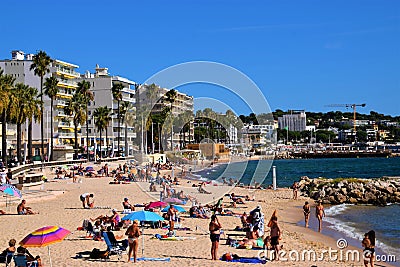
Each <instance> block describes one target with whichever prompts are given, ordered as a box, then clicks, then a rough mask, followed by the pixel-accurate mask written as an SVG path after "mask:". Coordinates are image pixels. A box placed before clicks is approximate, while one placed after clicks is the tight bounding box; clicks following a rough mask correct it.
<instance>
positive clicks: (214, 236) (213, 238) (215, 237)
mask: <svg viewBox="0 0 400 267" xmlns="http://www.w3.org/2000/svg"><path fill="white" fill-rule="evenodd" d="M219 237H220V234H210V239H211V242H219Z"/></svg>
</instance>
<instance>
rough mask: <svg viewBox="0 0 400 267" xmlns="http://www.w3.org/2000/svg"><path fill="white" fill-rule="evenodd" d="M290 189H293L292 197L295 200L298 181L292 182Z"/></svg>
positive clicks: (297, 191)
mask: <svg viewBox="0 0 400 267" xmlns="http://www.w3.org/2000/svg"><path fill="white" fill-rule="evenodd" d="M292 189H293V199H294V200H297V195H298V193H299V183H298V182H294V183H293V185H292Z"/></svg>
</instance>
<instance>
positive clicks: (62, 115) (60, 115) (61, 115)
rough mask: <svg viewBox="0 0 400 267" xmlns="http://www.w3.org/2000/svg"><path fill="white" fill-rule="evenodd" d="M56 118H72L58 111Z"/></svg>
mask: <svg viewBox="0 0 400 267" xmlns="http://www.w3.org/2000/svg"><path fill="white" fill-rule="evenodd" d="M56 116H58V117H72V116H70V115H67V114H65V113H64V111H58V112H57V113H56Z"/></svg>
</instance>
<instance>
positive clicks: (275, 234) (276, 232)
mask: <svg viewBox="0 0 400 267" xmlns="http://www.w3.org/2000/svg"><path fill="white" fill-rule="evenodd" d="M271 221H272V225H271V231H270V238H271V246H272V250H274V258H273V260H279V249H280V246H279V240H281V239H282V237H281V236H282V230H281V228H280V227H279V225H278V217H276V216H272V218H271Z"/></svg>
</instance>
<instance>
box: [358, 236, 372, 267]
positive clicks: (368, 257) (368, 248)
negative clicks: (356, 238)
mask: <svg viewBox="0 0 400 267" xmlns="http://www.w3.org/2000/svg"><path fill="white" fill-rule="evenodd" d="M361 245H362V246H363V247H364V251H363V254H364V266H365V267H368V262H370V263H371V267H374V258H375V256H374V254H375V231H374V230H371V231H369V232H368V233H365V235H364V239H363V241H362V242H361Z"/></svg>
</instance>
